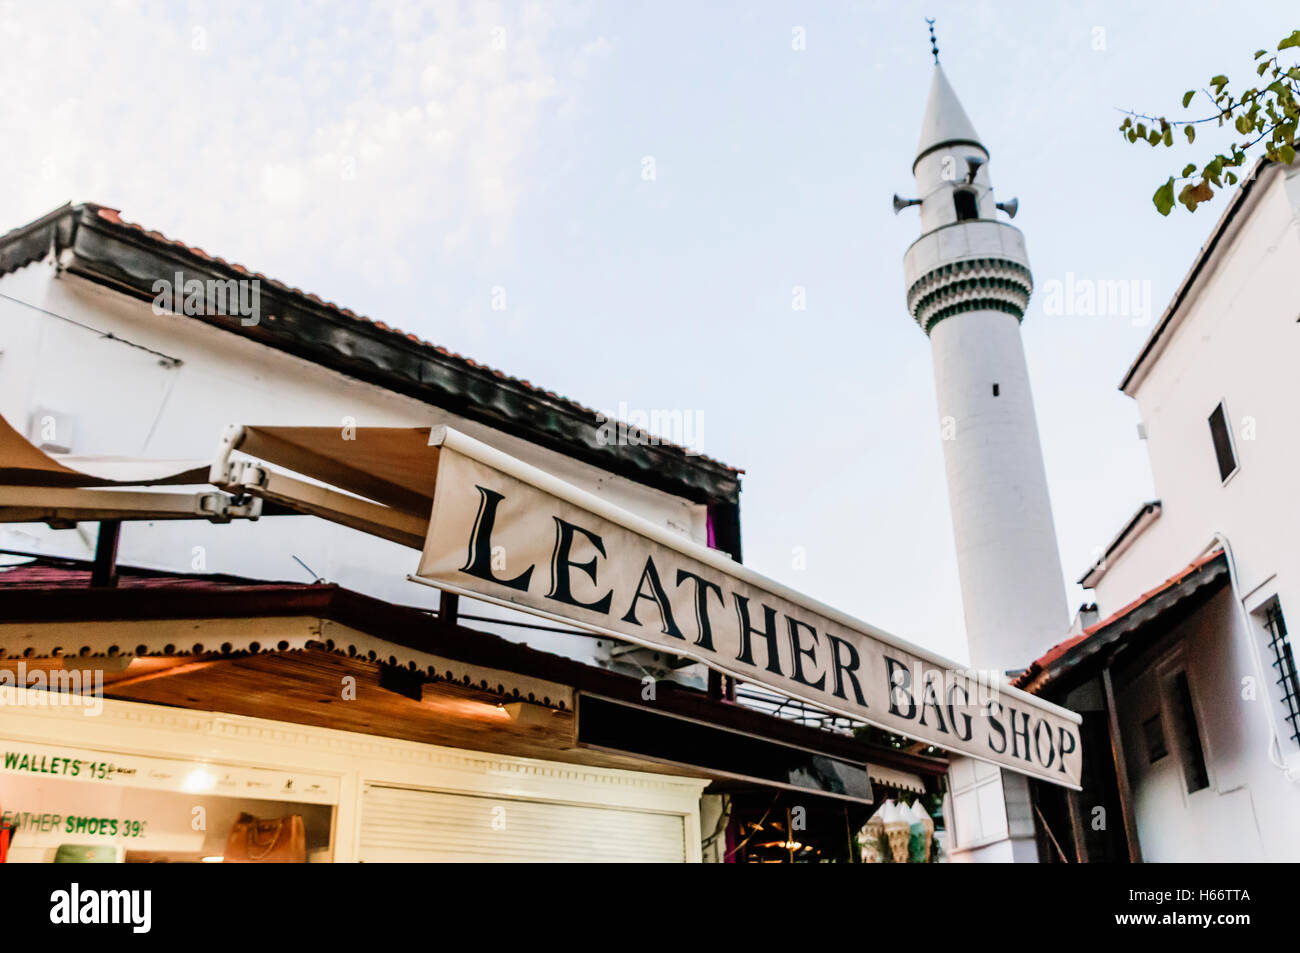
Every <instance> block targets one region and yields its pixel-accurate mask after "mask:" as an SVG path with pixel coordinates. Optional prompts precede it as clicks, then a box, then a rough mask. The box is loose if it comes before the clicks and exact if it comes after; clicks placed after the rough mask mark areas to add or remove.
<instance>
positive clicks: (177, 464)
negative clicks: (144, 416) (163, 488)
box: [0, 417, 209, 487]
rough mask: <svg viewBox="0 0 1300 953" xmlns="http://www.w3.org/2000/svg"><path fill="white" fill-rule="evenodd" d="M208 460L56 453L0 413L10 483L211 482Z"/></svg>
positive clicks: (1, 463)
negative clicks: (25, 435)
mask: <svg viewBox="0 0 1300 953" xmlns="http://www.w3.org/2000/svg"><path fill="white" fill-rule="evenodd" d="M208 466H209V464H208V462H207V461H198V460H142V459H136V458H132V457H90V456H78V455H73V454H62V453H59V454H55V453H47V452H46V451H44V450H42V449H40V448H39V447H37V446H35V445H34V444H33V443H31V441H29V440H28V439H27V438H26V437H24V436H23V435H22V434H20V433H19V432H18V431H17V430H15V429H14V428H13V427H12V426H11V425H10V424H9V421H7V420H5V419H4V418H3V417H0V483H3V484H5V485H9V486H62V487H99V486H151V485H172V486H178V485H179V486H186V485H194V484H200V483H207V482H208Z"/></svg>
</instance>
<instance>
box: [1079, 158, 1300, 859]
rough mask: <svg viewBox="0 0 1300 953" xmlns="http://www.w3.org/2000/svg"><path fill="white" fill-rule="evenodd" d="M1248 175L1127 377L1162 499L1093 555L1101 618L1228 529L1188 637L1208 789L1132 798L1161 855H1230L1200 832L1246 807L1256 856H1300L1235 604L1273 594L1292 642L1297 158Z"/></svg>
mask: <svg viewBox="0 0 1300 953" xmlns="http://www.w3.org/2000/svg"><path fill="white" fill-rule="evenodd" d="M1262 175H1263V176H1264V178H1263V179H1262V180H1261V181H1260V183H1259V184H1258V185H1257V186H1256V189H1255V194H1254V195H1252V196H1251V197H1250V199H1249V200H1248V202H1247V204H1246V205H1245V206H1244V207H1243V208H1242V210H1241V211H1240V213H1239V214H1238V216H1237V218H1236V219H1235V221H1234V223H1233V225H1232V226H1231V228H1230V231H1229V232H1228V233H1226V234H1225V237H1224V240H1223V243H1222V244H1221V247H1220V249H1219V251H1218V252H1217V253H1216V256H1215V258H1214V259H1213V260H1212V261H1211V263H1210V265H1209V267H1208V268H1207V270H1206V271H1205V272H1204V273H1203V274H1202V276H1201V278H1200V279H1199V281H1198V282H1197V284H1196V285H1195V287H1194V288H1193V289H1192V290H1191V294H1190V296H1189V298H1188V300H1187V301H1185V302H1184V304H1183V306H1182V319H1181V323H1179V324H1178V325H1177V327H1176V328H1175V329H1174V330H1173V332H1172V333H1168V332H1167V333H1166V338H1167V340H1166V341H1165V343H1164V344H1163V345H1162V350H1161V351H1160V352H1159V353H1158V355H1156V356H1155V359H1154V360H1152V359H1151V358H1148V364H1149V367H1147V368H1145V369H1144V376H1143V377H1142V378H1141V379H1139V380H1137V381H1135V382H1134V383H1133V384H1130V387H1129V393H1130V394H1131V395H1133V396H1134V397H1135V398H1136V399H1137V402H1138V406H1139V409H1140V411H1141V416H1142V420H1143V422H1144V424H1145V425H1146V432H1147V445H1148V451H1149V454H1150V459H1151V468H1152V473H1153V476H1154V478H1155V485H1156V491H1157V494H1158V496H1159V498H1160V500H1161V502H1162V504H1163V512H1162V514H1161V516H1160V518H1159V519H1158V520H1156V521H1154V523H1152V525H1151V526H1150V527H1149V528H1148V529H1147V530H1146V531H1145V532H1143V533H1141V535H1139V536H1138V537H1137V538H1136V539H1135V540H1134V542H1133V543H1132V545H1131V546H1129V547H1128V549H1127V550H1125V551H1124V552H1123V553H1122V554H1120V555H1119V556H1118V557H1113V558H1112V559H1111V560H1110V561H1109V562H1108V563H1107V564H1106V565H1105V566H1104V567H1103V568H1104V573H1103V574H1102V576H1101V579H1100V581H1099V582H1098V584H1097V586H1096V597H1097V602H1098V607H1099V610H1100V614H1101V616H1102V617H1105V616H1107V615H1109V614H1111V613H1113V612H1115V611H1117V610H1119V609H1121V608H1123V607H1124V606H1125V605H1126V604H1128V603H1129V602H1131V601H1132V600H1134V599H1136V598H1137V597H1139V596H1140V595H1141V594H1142V593H1144V592H1146V591H1148V590H1150V589H1152V588H1154V587H1156V586H1158V585H1159V584H1161V583H1162V582H1163V581H1164V580H1165V579H1167V578H1168V577H1170V576H1172V575H1173V574H1174V573H1176V572H1178V571H1179V570H1180V569H1181V568H1182V567H1184V566H1186V565H1187V564H1188V563H1189V562H1191V561H1192V560H1193V559H1195V558H1196V557H1197V556H1199V555H1200V554H1202V553H1204V552H1205V551H1207V550H1208V549H1210V548H1211V547H1213V546H1214V545H1216V542H1215V534H1216V533H1222V534H1224V535H1225V536H1226V538H1227V539H1228V541H1229V543H1230V550H1231V555H1232V556H1233V559H1234V564H1235V570H1236V575H1237V586H1236V589H1235V592H1234V593H1233V594H1232V595H1230V596H1225V597H1223V598H1222V601H1221V602H1216V603H1215V608H1214V610H1213V613H1211V614H1210V615H1208V616H1205V617H1203V618H1201V621H1202V623H1203V624H1201V626H1200V627H1199V628H1197V629H1196V631H1195V633H1194V639H1193V642H1192V645H1193V647H1194V656H1195V659H1196V660H1197V661H1196V670H1197V671H1198V672H1199V673H1200V674H1199V676H1198V677H1197V679H1195V680H1194V681H1193V685H1192V689H1193V693H1194V694H1195V695H1197V696H1198V697H1197V702H1198V704H1200V705H1201V706H1203V707H1202V712H1203V715H1204V718H1205V725H1204V726H1203V727H1204V730H1205V731H1206V734H1207V736H1208V738H1207V742H1206V749H1207V751H1206V755H1207V759H1208V761H1209V764H1208V767H1209V770H1210V772H1211V775H1212V778H1213V779H1214V781H1213V785H1212V786H1213V787H1214V789H1215V790H1214V794H1213V796H1210V795H1209V794H1205V793H1203V794H1198V795H1192V798H1191V799H1192V801H1196V802H1197V803H1195V804H1191V805H1188V804H1184V803H1183V802H1184V800H1185V795H1184V796H1175V795H1176V794H1177V790H1176V789H1174V788H1170V789H1169V791H1165V790H1164V788H1161V787H1160V785H1159V783H1158V782H1156V781H1153V782H1152V784H1153V785H1155V786H1154V787H1152V788H1150V790H1148V791H1146V792H1145V793H1144V795H1143V798H1142V800H1141V802H1140V803H1141V806H1140V808H1139V810H1140V812H1141V814H1142V815H1143V816H1144V817H1145V820H1144V821H1143V822H1142V824H1140V826H1139V835H1140V837H1141V839H1142V842H1143V849H1144V851H1146V850H1147V840H1148V836H1150V838H1151V839H1152V848H1151V849H1152V851H1154V852H1155V853H1156V854H1157V855H1160V856H1165V857H1170V858H1172V857H1175V856H1177V857H1181V858H1190V857H1193V856H1195V857H1202V856H1204V857H1207V858H1208V857H1211V856H1213V857H1227V856H1229V854H1228V848H1227V847H1226V846H1223V847H1221V846H1218V845H1216V844H1212V843H1210V842H1204V837H1205V835H1206V833H1207V832H1208V831H1214V830H1222V831H1228V830H1236V828H1235V827H1234V826H1233V825H1235V824H1238V822H1239V820H1240V817H1241V816H1242V815H1243V812H1244V811H1245V810H1246V809H1247V808H1249V809H1250V810H1252V811H1253V814H1254V817H1255V824H1256V825H1257V830H1258V832H1259V835H1260V837H1261V843H1262V847H1261V848H1260V849H1261V851H1262V854H1263V856H1265V857H1266V858H1267V859H1271V860H1281V859H1286V860H1296V859H1300V826H1297V823H1296V818H1297V817H1300V789H1298V788H1297V787H1296V785H1295V784H1294V783H1293V782H1292V781H1290V780H1287V775H1286V774H1284V772H1283V771H1282V770H1280V769H1279V768H1278V767H1276V766H1275V765H1274V763H1273V762H1274V761H1275V760H1277V761H1281V762H1282V763H1284V764H1285V765H1286V767H1287V769H1289V771H1290V772H1292V773H1293V776H1295V777H1297V778H1300V746H1298V745H1297V744H1296V743H1295V742H1293V741H1290V740H1288V739H1287V738H1286V737H1285V736H1284V737H1282V739H1281V740H1280V742H1279V744H1280V750H1279V751H1277V752H1276V754H1275V755H1274V756H1272V757H1270V753H1269V749H1270V745H1271V744H1272V740H1271V736H1272V734H1273V732H1274V731H1275V730H1277V729H1279V728H1280V727H1281V722H1280V716H1281V712H1282V708H1281V701H1280V696H1279V694H1278V689H1277V688H1276V687H1275V686H1274V685H1273V684H1272V682H1273V679H1272V678H1271V677H1269V675H1268V671H1269V670H1267V665H1268V662H1269V660H1270V659H1271V655H1270V654H1269V653H1268V652H1267V649H1266V648H1265V644H1266V635H1265V633H1264V631H1263V628H1262V626H1261V625H1260V624H1259V620H1258V619H1257V618H1254V617H1251V618H1250V620H1249V622H1247V621H1245V620H1243V618H1242V611H1241V610H1242V607H1244V608H1245V609H1246V610H1248V611H1249V610H1253V609H1256V608H1258V607H1259V606H1261V605H1263V604H1264V603H1265V602H1267V601H1268V600H1269V599H1271V598H1274V597H1276V598H1278V599H1279V600H1280V603H1281V606H1282V610H1283V612H1284V613H1285V614H1286V616H1287V619H1288V622H1289V627H1290V628H1291V630H1292V635H1291V638H1292V641H1293V644H1294V642H1295V640H1296V639H1297V638H1300V549H1298V548H1297V546H1296V543H1295V541H1296V539H1297V538H1300V503H1298V502H1297V495H1296V485H1297V476H1298V475H1300V440H1298V439H1297V438H1300V386H1298V385H1297V381H1298V380H1300V378H1298V375H1297V365H1298V363H1300V361H1298V358H1300V325H1298V324H1297V318H1298V317H1300V282H1297V281H1296V273H1297V267H1298V266H1300V224H1298V218H1297V216H1298V210H1300V168H1293V169H1290V170H1287V171H1286V172H1284V171H1283V170H1281V169H1278V168H1276V167H1274V168H1271V169H1267V170H1265V171H1264V172H1263V173H1262ZM1220 401H1224V402H1225V405H1226V409H1227V413H1228V416H1229V419H1230V421H1231V424H1232V429H1233V441H1234V445H1235V449H1236V455H1237V460H1238V464H1239V469H1238V470H1237V472H1236V473H1235V474H1234V475H1233V476H1231V477H1230V478H1229V479H1228V480H1227V482H1226V483H1224V482H1222V481H1221V480H1220V477H1219V472H1218V467H1217V465H1216V462H1215V456H1214V448H1213V444H1212V442H1211V438H1210V429H1209V424H1208V418H1209V416H1210V413H1211V412H1212V411H1213V410H1214V408H1215V406H1216V405H1217V404H1218V403H1219V402H1220ZM1238 602H1240V603H1241V605H1237V603H1238ZM1261 659H1262V666H1263V667H1261V664H1260V660H1261ZM1243 679H1251V682H1243ZM1252 685H1253V686H1254V690H1255V694H1254V695H1253V697H1254V699H1255V700H1253V701H1252V700H1250V697H1252V696H1251V693H1250V691H1248V688H1249V687H1250V686H1252ZM1285 734H1289V729H1287V731H1286V732H1285ZM1125 735H1126V737H1129V736H1130V735H1129V732H1128V731H1126V732H1125ZM1171 792H1172V793H1171ZM1235 792H1244V793H1235ZM1233 849H1234V850H1235V849H1237V848H1235V847H1234V848H1233ZM1189 851H1190V853H1189ZM1198 852H1199V853H1198ZM1234 856H1235V855H1234Z"/></svg>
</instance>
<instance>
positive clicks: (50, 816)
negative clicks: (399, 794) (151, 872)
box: [0, 741, 339, 863]
mask: <svg viewBox="0 0 1300 953" xmlns="http://www.w3.org/2000/svg"><path fill="white" fill-rule="evenodd" d="M338 787H339V785H338V778H336V777H330V776H316V775H308V774H303V773H300V772H295V771H285V770H269V769H262V768H247V767H241V766H236V765H225V764H217V763H214V762H200V761H184V760H179V759H171V758H155V757H147V756H139V755H123V754H118V753H110V752H103V751H90V750H79V749H71V748H63V747H59V746H52V745H23V744H18V743H14V742H8V741H0V815H2V816H3V823H4V824H6V825H12V828H13V835H12V840H11V841H10V845H9V856H8V860H9V861H10V862H15V863H158V862H167V863H200V862H207V863H214V862H221V861H225V862H232V861H233V862H244V863H249V862H251V863H257V862H265V863H269V862H281V863H282V862H295V861H296V862H309V861H328V860H330V859H331V858H332V856H333V847H334V844H333V825H334V814H335V805H336V804H337V803H338Z"/></svg>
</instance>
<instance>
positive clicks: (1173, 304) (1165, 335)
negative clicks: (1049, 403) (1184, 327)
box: [1119, 159, 1282, 397]
mask: <svg viewBox="0 0 1300 953" xmlns="http://www.w3.org/2000/svg"><path fill="white" fill-rule="evenodd" d="M1281 171H1282V170H1281V166H1279V165H1277V164H1276V163H1272V162H1268V161H1267V160H1265V159H1260V160H1259V161H1257V162H1256V163H1255V167H1254V168H1253V169H1251V170H1250V174H1249V175H1247V176H1246V178H1245V179H1244V180H1243V181H1242V183H1241V185H1240V186H1239V187H1238V188H1237V191H1236V192H1235V193H1234V194H1233V196H1232V199H1231V201H1229V203H1228V207H1227V208H1226V209H1224V210H1223V214H1222V215H1220V216H1219V220H1218V222H1216V223H1215V225H1214V229H1213V231H1211V232H1210V237H1209V238H1208V239H1206V241H1205V244H1204V245H1202V246H1201V249H1200V251H1198V252H1197V253H1196V259H1195V261H1193V262H1192V267H1191V268H1190V269H1188V271H1187V274H1186V275H1184V276H1183V280H1182V282H1181V283H1180V284H1179V286H1178V290H1177V291H1176V292H1175V293H1174V297H1173V300H1171V301H1170V302H1169V306H1168V307H1167V308H1165V312H1164V314H1163V315H1161V317H1160V320H1159V321H1158V322H1157V323H1156V326H1155V328H1154V329H1153V330H1152V331H1151V334H1150V335H1148V336H1147V339H1146V342H1145V343H1144V344H1143V345H1142V350H1141V351H1139V352H1138V356H1137V358H1136V359H1135V360H1134V361H1133V363H1132V365H1130V366H1129V369H1128V371H1127V372H1125V374H1124V379H1123V380H1121V381H1120V384H1119V389H1120V390H1121V391H1123V392H1124V393H1125V394H1127V395H1128V396H1130V397H1133V396H1136V393H1137V388H1138V387H1139V385H1141V383H1142V381H1143V380H1144V379H1145V377H1146V375H1147V371H1148V370H1149V369H1150V367H1151V365H1152V364H1153V363H1154V362H1155V360H1156V358H1158V357H1159V356H1160V355H1161V354H1162V353H1163V352H1164V350H1165V348H1166V347H1167V346H1168V344H1169V341H1170V340H1171V339H1172V338H1173V336H1174V333H1175V332H1176V331H1177V330H1178V325H1179V324H1181V323H1182V320H1183V316H1184V315H1185V314H1186V313H1187V310H1188V309H1187V307H1185V305H1186V304H1187V303H1188V301H1189V299H1190V298H1191V297H1192V295H1193V294H1194V293H1195V291H1196V285H1197V282H1198V281H1199V279H1200V277H1201V273H1202V272H1203V271H1204V270H1205V268H1206V266H1207V265H1208V264H1209V263H1210V262H1211V260H1212V259H1214V258H1215V257H1216V255H1217V254H1218V253H1219V252H1220V251H1221V249H1222V248H1224V247H1226V245H1227V242H1225V241H1224V239H1225V238H1226V237H1228V236H1229V234H1235V231H1234V230H1233V227H1232V226H1233V225H1234V223H1236V224H1237V225H1238V226H1240V222H1239V221H1237V220H1238V216H1240V215H1241V213H1242V212H1243V211H1244V210H1245V209H1246V207H1247V205H1248V204H1250V203H1251V202H1258V201H1259V196H1260V195H1262V194H1263V190H1262V189H1260V188H1258V185H1259V183H1260V181H1261V180H1262V179H1263V178H1264V177H1265V176H1267V175H1276V174H1281Z"/></svg>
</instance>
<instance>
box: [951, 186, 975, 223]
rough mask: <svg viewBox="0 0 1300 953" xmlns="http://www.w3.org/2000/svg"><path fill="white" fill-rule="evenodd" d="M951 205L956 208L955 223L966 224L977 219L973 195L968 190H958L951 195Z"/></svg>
mask: <svg viewBox="0 0 1300 953" xmlns="http://www.w3.org/2000/svg"><path fill="white" fill-rule="evenodd" d="M952 201H953V205H955V206H956V207H957V221H959V222H967V221H970V220H971V219H972V218H979V217H980V211H979V206H978V205H976V203H975V193H974V192H972V191H971V190H970V189H958V190H957V191H956V192H954V193H953V194H952Z"/></svg>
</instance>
